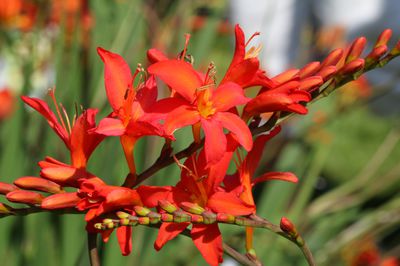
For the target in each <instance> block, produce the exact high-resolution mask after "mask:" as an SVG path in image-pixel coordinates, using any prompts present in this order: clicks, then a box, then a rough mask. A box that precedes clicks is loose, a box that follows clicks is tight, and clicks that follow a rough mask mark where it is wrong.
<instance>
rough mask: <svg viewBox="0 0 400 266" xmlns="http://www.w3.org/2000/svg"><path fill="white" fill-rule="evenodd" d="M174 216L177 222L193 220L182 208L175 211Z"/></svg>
mask: <svg viewBox="0 0 400 266" xmlns="http://www.w3.org/2000/svg"><path fill="white" fill-rule="evenodd" d="M173 216H174V222H175V223H187V222H190V221H191V217H190V215H189V214H187V213H185V212H183V211H181V210H178V211H175V212H174V214H173Z"/></svg>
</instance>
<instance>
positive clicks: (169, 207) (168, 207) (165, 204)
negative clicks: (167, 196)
mask: <svg viewBox="0 0 400 266" xmlns="http://www.w3.org/2000/svg"><path fill="white" fill-rule="evenodd" d="M158 206H160V208H161V209H163V210H164V211H166V212H168V213H173V212H174V211H176V210H178V208H177V207H175V205H174V204H172V203H171V202H169V201H168V200H159V201H158Z"/></svg>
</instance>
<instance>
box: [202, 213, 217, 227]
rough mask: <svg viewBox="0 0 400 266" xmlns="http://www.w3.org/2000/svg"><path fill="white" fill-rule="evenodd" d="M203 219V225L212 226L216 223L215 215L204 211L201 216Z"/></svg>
mask: <svg viewBox="0 0 400 266" xmlns="http://www.w3.org/2000/svg"><path fill="white" fill-rule="evenodd" d="M201 215H202V216H203V219H204V224H213V223H215V222H216V221H217V215H216V214H215V213H213V212H210V211H205V212H203V213H202V214H201Z"/></svg>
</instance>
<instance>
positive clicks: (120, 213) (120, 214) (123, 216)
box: [116, 211, 131, 219]
mask: <svg viewBox="0 0 400 266" xmlns="http://www.w3.org/2000/svg"><path fill="white" fill-rule="evenodd" d="M116 215H117V217H118V218H119V219H126V218H129V216H131V215H130V214H129V213H127V212H123V211H117V212H116Z"/></svg>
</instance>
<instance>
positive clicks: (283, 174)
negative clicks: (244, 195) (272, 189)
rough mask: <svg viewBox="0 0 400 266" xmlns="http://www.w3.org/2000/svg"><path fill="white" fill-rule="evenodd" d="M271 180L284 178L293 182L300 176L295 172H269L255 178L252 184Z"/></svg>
mask: <svg viewBox="0 0 400 266" xmlns="http://www.w3.org/2000/svg"><path fill="white" fill-rule="evenodd" d="M269 180H282V181H287V182H292V183H297V181H298V178H297V176H295V175H294V174H293V173H290V172H269V173H265V174H263V175H262V176H259V177H257V178H255V179H254V180H253V182H252V186H254V185H256V184H258V183H260V182H265V181H269Z"/></svg>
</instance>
